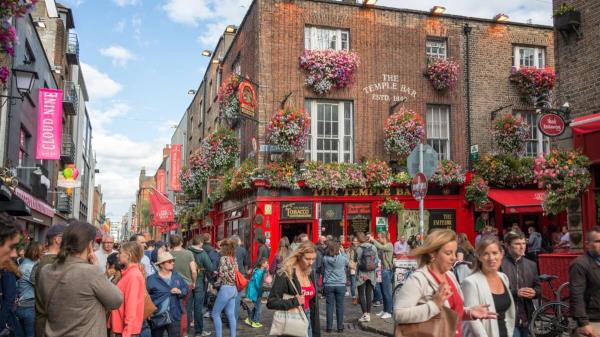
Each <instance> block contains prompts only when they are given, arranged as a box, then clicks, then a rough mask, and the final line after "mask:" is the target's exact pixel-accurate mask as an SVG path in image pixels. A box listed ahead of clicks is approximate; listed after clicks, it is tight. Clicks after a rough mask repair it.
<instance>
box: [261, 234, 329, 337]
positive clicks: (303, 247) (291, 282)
mask: <svg viewBox="0 0 600 337" xmlns="http://www.w3.org/2000/svg"><path fill="white" fill-rule="evenodd" d="M316 258H317V249H316V247H315V245H314V244H313V243H312V242H310V241H308V240H306V241H303V242H302V243H301V244H300V245H298V247H297V248H296V250H295V251H294V252H293V253H292V254H291V255H290V256H288V258H287V259H285V261H283V264H282V265H281V268H280V269H279V272H278V273H277V276H275V280H274V281H273V287H272V288H271V293H270V294H269V299H268V301H267V308H269V309H271V310H289V309H292V308H296V307H302V309H304V313H305V314H306V317H307V318H308V321H309V325H308V331H307V337H320V336H321V328H320V322H319V298H318V296H317V291H316V284H317V280H316V276H315V273H314V271H313V270H312V265H313V263H314V262H315V260H316ZM284 294H285V295H289V296H292V297H291V298H289V299H284V296H283V295H284Z"/></svg>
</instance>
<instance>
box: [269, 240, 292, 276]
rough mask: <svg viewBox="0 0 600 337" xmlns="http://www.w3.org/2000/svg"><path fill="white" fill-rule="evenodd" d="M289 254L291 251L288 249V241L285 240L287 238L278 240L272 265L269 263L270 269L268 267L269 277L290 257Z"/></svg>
mask: <svg viewBox="0 0 600 337" xmlns="http://www.w3.org/2000/svg"><path fill="white" fill-rule="evenodd" d="M291 252H292V249H291V248H290V240H289V239H288V238H287V236H284V237H282V238H281V239H280V240H279V245H278V246H277V253H275V257H274V258H273V263H271V267H269V273H270V274H271V275H275V274H277V270H279V266H280V265H281V263H283V261H284V260H285V259H286V258H287V257H288V256H289V255H290V253H291Z"/></svg>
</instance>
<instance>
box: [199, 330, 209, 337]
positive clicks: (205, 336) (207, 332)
mask: <svg viewBox="0 0 600 337" xmlns="http://www.w3.org/2000/svg"><path fill="white" fill-rule="evenodd" d="M210 335H212V332H211V331H202V333H201V334H196V337H207V336H210Z"/></svg>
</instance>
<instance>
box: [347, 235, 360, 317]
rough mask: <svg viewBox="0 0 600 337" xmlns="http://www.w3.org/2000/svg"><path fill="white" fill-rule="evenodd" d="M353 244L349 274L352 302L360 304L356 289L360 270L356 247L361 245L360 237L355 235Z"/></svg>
mask: <svg viewBox="0 0 600 337" xmlns="http://www.w3.org/2000/svg"><path fill="white" fill-rule="evenodd" d="M351 242H352V245H350V247H349V248H348V274H349V277H350V294H351V295H352V304H353V305H357V304H358V296H357V294H358V290H357V289H356V283H357V278H356V276H357V272H358V262H357V258H356V248H358V246H359V245H360V242H359V241H358V238H357V237H356V236H354V237H353V238H352V241H351Z"/></svg>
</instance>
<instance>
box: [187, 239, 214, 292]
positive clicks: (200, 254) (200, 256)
mask: <svg viewBox="0 0 600 337" xmlns="http://www.w3.org/2000/svg"><path fill="white" fill-rule="evenodd" d="M188 249H189V251H190V252H192V253H193V254H194V260H195V261H196V265H197V266H198V276H197V277H196V284H198V283H199V282H201V281H202V282H204V280H205V278H206V277H207V275H211V274H212V273H213V272H214V271H215V268H214V267H213V264H212V262H211V261H210V257H208V253H207V252H206V251H205V250H204V249H198V248H196V247H193V246H192V247H190V248H188Z"/></svg>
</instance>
